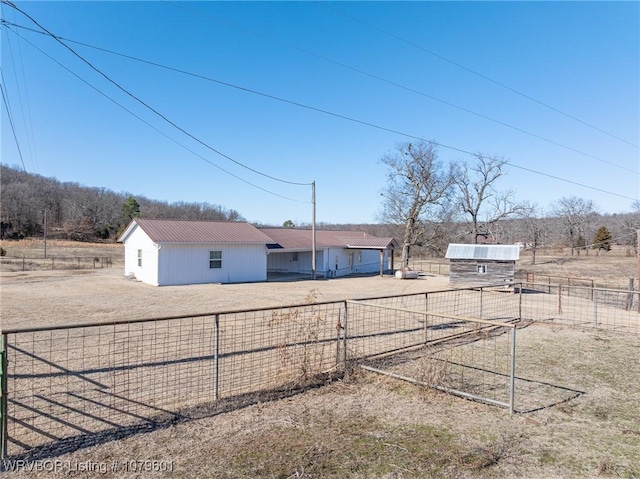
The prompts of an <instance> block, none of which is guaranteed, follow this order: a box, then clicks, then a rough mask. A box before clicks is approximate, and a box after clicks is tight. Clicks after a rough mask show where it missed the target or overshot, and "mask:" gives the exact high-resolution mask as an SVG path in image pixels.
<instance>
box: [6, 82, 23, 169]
mask: <svg viewBox="0 0 640 479" xmlns="http://www.w3.org/2000/svg"><path fill="white" fill-rule="evenodd" d="M0 76H1V77H2V83H0V92H1V93H2V102H3V103H4V107H5V109H6V110H7V118H9V124H10V125H11V131H12V132H13V138H14V140H15V141H16V148H17V149H18V155H19V156H20V161H21V162H22V169H23V170H24V171H25V172H26V171H27V168H26V167H25V166H24V158H23V157H22V150H21V149H20V142H19V141H18V135H17V134H16V127H15V125H14V124H13V118H12V115H11V109H10V108H9V103H8V102H7V96H6V95H5V94H4V90H5V87H6V83H5V81H4V74H2V69H0ZM3 85H5V87H3Z"/></svg>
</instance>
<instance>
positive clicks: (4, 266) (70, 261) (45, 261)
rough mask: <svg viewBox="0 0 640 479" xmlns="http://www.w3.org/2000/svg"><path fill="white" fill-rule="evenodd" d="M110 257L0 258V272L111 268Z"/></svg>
mask: <svg viewBox="0 0 640 479" xmlns="http://www.w3.org/2000/svg"><path fill="white" fill-rule="evenodd" d="M112 267H113V259H112V258H111V257H110V256H47V257H46V258H43V257H39V258H35V257H34V258H30V257H26V256H0V271H54V270H66V269H98V268H112Z"/></svg>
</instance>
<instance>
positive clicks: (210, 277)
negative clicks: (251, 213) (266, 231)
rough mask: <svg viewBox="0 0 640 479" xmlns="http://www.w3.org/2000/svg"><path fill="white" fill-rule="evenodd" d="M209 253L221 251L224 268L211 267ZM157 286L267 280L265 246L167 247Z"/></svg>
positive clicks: (160, 259) (162, 258)
mask: <svg viewBox="0 0 640 479" xmlns="http://www.w3.org/2000/svg"><path fill="white" fill-rule="evenodd" d="M209 251H222V268H220V269H217V268H213V269H212V268H209ZM159 264H160V268H159V271H158V280H159V281H158V284H160V285H180V284H197V283H244V282H252V281H266V279H267V254H266V248H265V246H264V245H229V244H224V245H221V244H217V245H216V244H211V245H188V244H187V245H186V244H179V245H178V244H165V245H162V246H161V248H160V250H159Z"/></svg>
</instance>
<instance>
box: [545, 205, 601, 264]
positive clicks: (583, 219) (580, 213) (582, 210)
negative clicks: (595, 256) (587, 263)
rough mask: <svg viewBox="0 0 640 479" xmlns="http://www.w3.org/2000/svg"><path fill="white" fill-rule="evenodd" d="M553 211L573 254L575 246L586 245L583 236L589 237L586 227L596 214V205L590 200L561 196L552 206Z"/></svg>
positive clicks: (587, 227)
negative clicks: (558, 219) (559, 221)
mask: <svg viewBox="0 0 640 479" xmlns="http://www.w3.org/2000/svg"><path fill="white" fill-rule="evenodd" d="M554 213H555V215H556V216H558V217H559V218H560V220H561V222H562V225H563V229H564V233H565V237H566V239H567V240H568V241H569V246H570V247H571V255H573V253H574V251H576V248H579V247H581V246H584V245H586V239H585V238H587V237H589V236H588V229H589V226H590V224H591V223H592V222H593V219H594V217H595V216H596V214H597V213H596V207H595V205H594V203H593V201H591V200H585V199H583V198H578V197H576V196H571V197H568V198H567V197H564V198H561V199H560V200H559V201H558V204H557V205H556V206H555V207H554ZM582 243H584V245H583V244H582ZM578 254H580V250H579V249H578Z"/></svg>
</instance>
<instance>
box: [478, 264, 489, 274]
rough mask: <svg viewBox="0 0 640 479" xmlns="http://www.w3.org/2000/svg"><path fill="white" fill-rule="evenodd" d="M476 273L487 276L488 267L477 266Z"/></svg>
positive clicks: (483, 265)
mask: <svg viewBox="0 0 640 479" xmlns="http://www.w3.org/2000/svg"><path fill="white" fill-rule="evenodd" d="M476 272H477V273H478V274H487V265H486V264H478V265H476Z"/></svg>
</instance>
